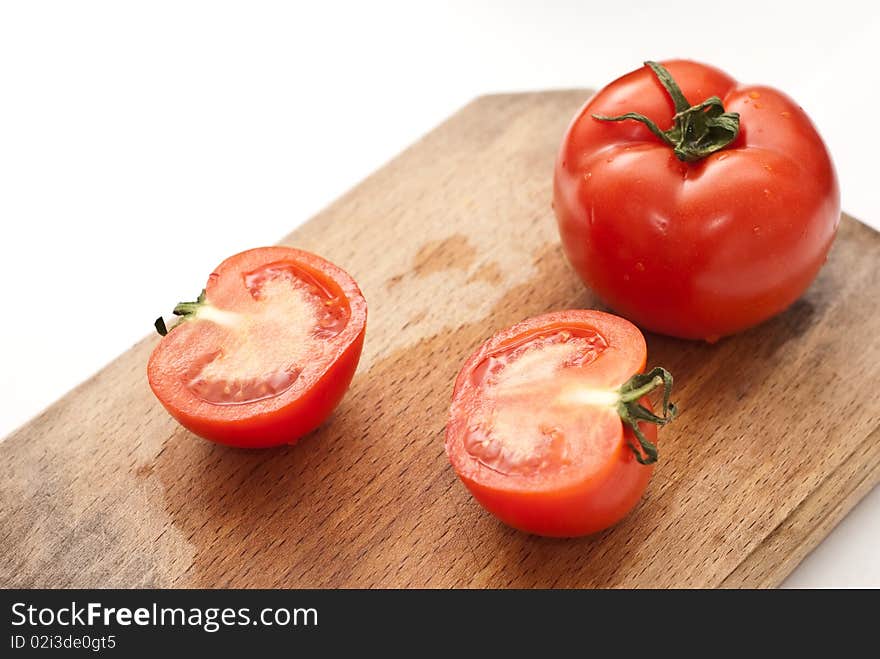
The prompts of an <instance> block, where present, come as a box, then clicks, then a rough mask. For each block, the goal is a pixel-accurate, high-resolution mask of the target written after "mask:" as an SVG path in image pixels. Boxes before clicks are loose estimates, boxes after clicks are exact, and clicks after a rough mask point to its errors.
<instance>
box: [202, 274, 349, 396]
mask: <svg viewBox="0 0 880 659" xmlns="http://www.w3.org/2000/svg"><path fill="white" fill-rule="evenodd" d="M242 277H243V279H244V285H245V287H246V288H247V289H248V291H249V292H250V294H251V295H252V296H253V298H254V301H255V302H256V304H255V305H254V308H253V309H252V310H250V311H249V312H248V313H247V314H242V315H240V316H238V315H236V316H235V317H234V320H232V321H230V325H229V326H227V327H226V329H227V330H228V331H227V332H226V334H225V336H224V339H223V341H222V343H221V346H220V347H218V348H217V349H216V350H213V351H211V352H209V353H207V354H205V355H203V356H202V357H200V358H197V359H195V360H194V361H193V367H192V369H191V370H190V371H189V372H188V373H187V375H186V380H187V383H186V385H187V387H188V388H189V389H190V390H191V391H192V392H193V393H194V394H195V395H196V396H198V397H199V398H201V399H202V400H204V401H206V402H209V403H214V404H216V405H241V404H245V403H252V402H254V401H258V400H262V399H265V398H270V397H272V396H277V395H279V394H281V393H282V392H284V391H286V390H287V389H289V388H290V387H291V386H293V385H294V383H295V382H296V380H297V379H298V378H299V376H300V374H301V373H302V371H303V368H304V365H305V363H306V361H307V360H308V359H311V358H313V357H314V356H315V355H316V354H320V352H321V351H322V349H323V348H322V346H323V343H324V342H325V341H327V340H329V339H332V338H333V337H334V336H336V335H337V334H339V332H341V331H342V329H343V328H344V327H345V323H346V322H347V320H348V317H349V315H350V313H349V310H348V308H347V306H346V305H345V304H343V303H341V301H340V298H339V297H338V296H334V295H333V294H332V293H331V292H330V291H328V290H327V289H326V288H324V287H323V286H321V284H320V283H319V282H317V281H316V280H315V279H314V277H312V276H311V275H309V274H308V273H307V272H306V271H304V270H303V269H302V268H297V267H296V266H295V265H294V264H292V263H270V264H267V265H265V266H263V267H261V268H258V269H256V270H254V271H251V272H247V273H243V274H242ZM193 322H196V323H205V322H213V321H211V320H195V321H193Z"/></svg>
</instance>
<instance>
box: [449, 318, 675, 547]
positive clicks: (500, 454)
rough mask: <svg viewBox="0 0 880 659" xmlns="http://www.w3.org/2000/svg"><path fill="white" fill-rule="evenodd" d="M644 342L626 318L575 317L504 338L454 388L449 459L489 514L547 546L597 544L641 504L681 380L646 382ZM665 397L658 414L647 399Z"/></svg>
mask: <svg viewBox="0 0 880 659" xmlns="http://www.w3.org/2000/svg"><path fill="white" fill-rule="evenodd" d="M646 356H647V348H646V345H645V339H644V337H643V336H642V333H641V332H640V331H639V330H638V328H636V327H635V325H633V324H632V323H630V322H629V321H627V320H624V319H623V318H619V317H617V316H613V315H611V314H607V313H603V312H600V311H590V310H570V311H560V312H555V313H549V314H545V315H543V316H538V317H535V318H531V319H529V320H526V321H523V322H521V323H519V324H517V325H514V326H513V327H510V328H507V329H505V330H502V331H500V332H498V333H497V334H495V335H494V336H493V337H492V338H490V339H489V340H488V341H486V342H485V343H484V344H483V345H482V346H480V347H479V348H478V349H477V350H476V352H474V353H473V354H472V355H471V356H470V358H469V359H468V360H467V361H466V362H465V364H464V366H463V367H462V369H461V371H460V372H459V375H458V378H457V380H456V382H455V391H454V394H453V400H452V405H451V408H450V411H449V420H448V423H447V426H446V453H447V455H448V457H449V460H450V462H451V463H452V466H453V468H454V469H455V471H456V473H457V474H458V476H459V478H461V480H462V481H463V482H464V484H465V485H466V486H467V488H468V489H469V490H470V492H471V493H472V494H473V496H474V497H475V498H476V499H477V501H479V502H480V504H482V506H483V507H484V508H485V509H486V510H488V511H489V512H491V513H492V514H494V515H495V516H497V517H498V518H499V519H501V520H502V521H503V522H505V523H506V524H508V525H510V526H512V527H514V528H517V529H520V530H522V531H525V532H527V533H534V534H537V535H544V536H556V537H573V536H581V535H586V534H589V533H595V532H597V531H601V530H602V529H605V528H608V527H609V526H611V525H613V524H615V523H616V522H618V521H619V520H620V519H621V518H623V517H624V516H625V515H626V514H627V513H628V512H629V511H630V510H632V508H633V507H634V506H635V505H636V503H638V501H639V499H640V498H641V496H642V494H643V492H644V491H645V488H646V487H647V485H648V481H649V479H650V478H651V473H652V471H653V463H654V462H655V461H656V459H657V448H656V443H657V427H658V426H662V425H665V424H666V423H668V422H669V421H671V420H672V418H673V416H674V415H675V406H674V405H673V404H672V403H670V402H669V392H670V389H671V387H672V376H671V375H670V374H669V373H668V372H667V371H665V370H664V369H662V368H655V369H653V370H652V371H650V372H649V373H642V370H643V369H644V367H645V360H646ZM658 387H659V388H661V389H662V390H663V392H664V393H663V399H662V402H661V415H655V414H654V413H653V411H652V406H651V403H650V401H649V399H648V398H647V394H648V393H650V392H651V391H652V390H654V389H655V388H658Z"/></svg>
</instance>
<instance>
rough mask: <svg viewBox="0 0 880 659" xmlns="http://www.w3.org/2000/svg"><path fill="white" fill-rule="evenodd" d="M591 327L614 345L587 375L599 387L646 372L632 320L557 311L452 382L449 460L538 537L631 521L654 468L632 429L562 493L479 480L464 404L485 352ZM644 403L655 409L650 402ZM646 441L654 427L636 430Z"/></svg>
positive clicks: (495, 343) (489, 503)
mask: <svg viewBox="0 0 880 659" xmlns="http://www.w3.org/2000/svg"><path fill="white" fill-rule="evenodd" d="M566 328H593V329H596V330H598V331H599V333H600V334H602V335H603V336H604V337H606V338H607V339H609V344H610V346H609V348H608V351H609V354H610V353H615V356H614V358H613V359H612V360H609V361H608V362H606V363H605V364H604V365H602V364H600V363H598V362H597V363H595V364H594V365H595V367H596V370H595V372H591V373H590V377H591V378H595V380H594V381H595V383H596V384H597V385H600V386H601V385H611V384H612V383H614V384H617V385H619V384H622V383H623V382H624V381H625V380H627V379H628V378H629V377H630V376H632V375H634V374H636V373H639V372H641V371H642V370H644V368H645V360H646V357H647V348H646V345H645V341H644V337H643V336H642V335H641V333H640V332H639V331H638V329H636V328H635V327H634V326H633V325H632V324H631V323H630V322H628V321H626V320H624V319H622V318H618V317H615V316H613V315H611V314H607V313H604V312H601V311H593V310H569V311H557V312H551V313H548V314H543V315H541V316H536V317H534V318H529V319H528V320H525V321H522V322H520V323H517V324H516V325H514V326H512V327H509V328H506V329H504V330H501V331H499V332H497V333H496V334H495V335H493V336H492V337H491V338H490V339H489V340H487V341H486V342H485V343H484V344H483V345H481V346H480V347H479V348H477V349H476V350H475V351H474V352H473V353H472V354H471V356H470V357H469V358H468V359H467V361H465V363H464V365H463V366H462V368H461V370H460V371H459V374H458V377H457V379H456V382H455V388H454V392H453V396H452V399H453V402H452V406H451V409H450V417H449V420H448V422H447V424H446V436H445V446H446V453H447V456H448V457H449V460H450V462H451V464H452V466H453V469H454V470H455V472H456V474H457V475H458V477H459V479H460V480H461V481H462V483H463V484H464V485H465V486H466V487H467V489H468V490H469V491H470V492H471V494H472V495H473V496H474V498H475V499H476V500H477V501H478V502H479V503H480V505H482V506H483V508H484V509H486V510H487V511H488V512H490V513H492V514H493V515H495V516H496V517H497V518H498V519H500V520H501V521H502V522H504V523H505V524H507V525H509V526H511V527H513V528H515V529H518V530H520V531H523V532H525V533H531V534H533V535H540V536H547V537H580V536H584V535H589V534H592V533H597V532H599V531H602V530H604V529H607V528H608V527H610V526H613V525H614V524H616V523H617V522H619V521H620V520H621V519H623V518H624V517H626V516H627V515H628V514H629V513H630V512H631V511H632V509H633V508H634V507H635V506H636V504H638V502H639V501H640V499H641V497H642V495H643V494H644V492H645V489H646V488H647V486H648V482H649V481H650V479H651V475H652V474H653V471H654V468H653V466H646V465H642V464H640V463H639V462H638V461H637V460H636V459H635V455H634V454H633V452H632V450H631V449H630V447H629V445H628V444H627V439H628V438H630V439H632V434H631V431H630V430H624V431H623V432H621V434H620V438H619V441H618V443H617V446H616V448H615V449H614V451H613V454H612V456H611V458H610V459H609V460H608V461H607V462H606V463H605V464H603V465H602V468H601V469H599V470H598V471H597V472H596V473H593V474H591V475H590V476H588V477H586V478H583V479H581V480H579V481H578V482H575V483H572V484H569V485H567V486H564V487H559V486H557V485H556V484H555V483H552V482H551V483H547V484H546V486H543V487H540V488H538V489H535V488H533V487H530V486H525V487H524V486H520V485H518V484H515V483H512V482H506V483H505V482H499V481H498V480H497V479H490V480H494V481H495V482H490V480H487V479H485V478H483V479H482V480H481V479H478V478H477V477H476V475H477V474H478V473H479V471H480V470H479V469H477V470H474V469H473V468H472V463H471V459H470V458H469V457H467V455H466V451H465V450H464V449H463V446H462V442H461V438H462V436H463V434H464V433H465V432H466V428H467V417H466V414H465V412H466V410H468V408H469V405H468V403H467V402H466V401H467V400H468V399H469V398H470V396H471V395H472V394H473V391H474V385H473V384H472V374H473V372H474V370H475V369H476V368H477V366H478V365H479V364H480V362H482V361H483V359H485V357H486V355H487V354H490V353H491V352H492V351H494V350H495V349H497V348H498V347H499V346H503V345H506V344H510V343H515V342H517V340H518V339H519V338H521V337H523V336H526V335H530V334H533V333H535V332H536V331H539V330H559V329H566ZM641 402H642V404H643V405H645V406H646V407H648V408H649V409H652V407H651V402H650V400H649V399H648V398H644V399H642V400H641ZM639 427H640V428H641V430H642V432H644V434H645V436H646V437H647V438H648V439H649V440H650V441H651V442H653V443H654V444H655V445H656V444H657V427H656V426H655V425H652V424H645V423H642V424H639Z"/></svg>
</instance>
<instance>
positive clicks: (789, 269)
mask: <svg viewBox="0 0 880 659" xmlns="http://www.w3.org/2000/svg"><path fill="white" fill-rule="evenodd" d="M553 206H554V209H555V211H556V216H557V220H558V224H559V232H560V236H561V238H562V244H563V247H564V249H565V253H566V255H567V257H568V260H569V261H570V263H571V264H572V266H573V267H574V269H575V270H576V271H577V273H578V274H579V275H580V277H581V279H582V280H583V281H584V283H585V284H586V285H587V286H588V287H590V288H591V289H592V290H593V291H594V292H595V293H596V294H597V295H598V296H599V297H600V298H602V300H603V301H605V303H607V304H608V305H609V306H610V307H611V308H612V309H614V311H615V313H619V314H620V315H622V316H625V317H626V318H628V319H630V320H632V321H633V322H635V323H636V324H637V325H639V327H642V328H645V329H649V330H651V331H654V332H659V333H662V334H669V335H672V336H677V337H681V338H686V339H706V340H708V341H714V340H717V339H718V338H720V337H722V336H725V335H729V334H733V333H736V332H739V331H741V330H744V329H746V328H748V327H751V326H753V325H756V324H758V323H760V322H762V321H764V320H766V319H768V318H770V317H771V316H773V315H774V314H777V313H779V312H781V311H783V310H784V309H785V308H786V307H788V306H789V305H791V304H792V303H793V302H794V301H795V300H796V299H797V298H798V297H799V296H800V295H801V294H802V293H803V292H804V291H805V290H806V289H807V287H808V286H809V285H810V283H811V282H812V281H813V279H814V278H815V277H816V274H817V273H818V272H819V269H820V268H821V267H822V264H823V263H824V262H825V257H826V255H827V254H828V250H829V249H830V247H831V243H832V241H833V239H834V236H835V232H836V230H837V227H838V224H839V222H840V193H839V189H838V183H837V177H836V174H835V171H834V166H833V164H832V162H831V157H830V155H829V153H828V150H827V148H826V147H825V144H824V143H823V141H822V138H821V137H820V136H819V134H818V132H817V131H816V129H815V127H814V126H813V124H812V122H811V121H810V118H809V117H808V116H807V114H806V113H805V112H804V110H803V109H802V108H801V107H800V106H799V105H798V104H797V103H795V102H794V101H793V100H792V99H791V98H789V97H788V96H786V95H785V94H784V93H782V92H781V91H779V90H776V89H773V88H771V87H766V86H759V85H744V84H740V83H738V82H737V81H736V80H734V79H733V78H731V77H730V76H729V75H727V74H726V73H724V72H723V71H720V70H718V69H716V68H714V67H711V66H708V65H705V64H701V63H698V62H691V61H684V60H676V61H671V62H664V63H663V64H658V63H656V62H646V65H645V66H644V67H643V68H640V69H637V70H635V71H633V72H631V73H628V74H626V75H624V76H622V77H621V78H619V79H618V80H615V81H614V82H612V83H610V84H609V85H607V86H606V87H605V88H604V89H602V90H601V91H599V92H598V93H597V94H595V95H594V96H593V97H592V98H591V99H590V100H589V101H588V102H587V103H586V105H585V106H584V107H583V108H582V109H581V110H580V111H579V112H578V113H577V115H576V116H575V118H574V120H573V121H572V123H571V125H570V127H569V128H568V131H567V133H566V135H565V137H564V138H563V141H562V145H561V147H560V150H559V156H558V159H557V162H556V169H555V177H554V198H553Z"/></svg>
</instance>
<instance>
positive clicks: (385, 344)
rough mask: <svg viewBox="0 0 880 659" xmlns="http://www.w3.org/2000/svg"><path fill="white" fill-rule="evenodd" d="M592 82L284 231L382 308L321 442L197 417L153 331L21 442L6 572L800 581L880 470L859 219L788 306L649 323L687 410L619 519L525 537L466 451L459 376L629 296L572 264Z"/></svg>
mask: <svg viewBox="0 0 880 659" xmlns="http://www.w3.org/2000/svg"><path fill="white" fill-rule="evenodd" d="M586 97H587V92H584V91H565V92H551V93H537V94H516V95H500V96H489V97H483V98H480V99H477V100H476V101H474V102H473V103H472V104H470V105H469V106H467V107H466V108H464V109H463V110H462V111H460V112H459V113H458V114H456V115H455V116H453V117H452V118H451V119H450V120H449V121H447V122H446V123H444V124H443V125H441V126H440V127H438V128H437V129H436V130H434V131H433V132H432V133H430V134H428V135H427V136H425V137H424V138H423V139H422V140H421V141H420V142H418V143H417V144H415V145H414V146H412V147H411V148H410V149H408V150H407V151H405V152H404V153H403V154H401V155H400V156H399V157H398V158H396V159H395V160H393V161H392V162H391V163H389V164H388V165H387V166H385V167H384V168H383V169H381V170H380V171H378V172H376V173H375V174H373V175H372V176H370V177H369V178H368V179H366V180H365V181H364V182H363V183H361V184H360V185H359V186H358V187H356V188H355V189H353V190H352V191H350V192H349V193H348V194H346V195H345V196H343V197H342V198H341V199H339V200H338V201H337V202H335V203H334V204H333V205H331V206H330V207H329V208H327V209H326V210H325V211H323V212H322V213H320V214H319V215H318V216H316V217H315V218H313V219H312V220H311V221H309V222H308V223H306V224H305V225H303V226H302V227H300V228H299V229H297V230H296V231H294V232H293V233H292V234H291V235H290V236H288V237H287V238H286V239H285V240H284V241H283V242H284V244H289V245H295V246H297V247H300V248H303V249H307V250H311V251H314V252H317V253H319V254H321V255H323V256H325V257H326V258H329V259H330V260H332V261H334V262H336V263H338V264H339V265H341V266H342V267H344V268H345V269H346V270H348V271H349V272H350V273H351V274H352V275H353V276H354V277H355V278H356V279H357V281H358V282H359V283H360V285H361V287H362V289H363V291H364V294H365V296H366V298H367V301H368V304H369V307H370V319H369V323H368V328H367V342H366V346H365V349H364V354H363V357H362V361H361V364H360V368H359V371H358V375H357V376H356V377H355V380H354V382H353V384H352V388H351V390H350V392H349V393H348V395H347V396H346V398H345V399H344V400H343V402H342V404H341V405H340V406H339V408H338V409H337V410H336V412H335V413H334V414H333V416H332V417H331V418H330V420H329V421H328V422H327V423H326V424H325V425H324V426H323V427H322V428H321V429H319V430H318V431H316V432H315V433H313V434H312V435H310V436H309V437H307V438H305V439H304V440H302V441H301V442H300V443H299V444H298V445H297V446H295V447H282V448H278V449H272V450H267V451H259V452H255V451H244V450H237V449H231V448H225V447H222V446H217V445H214V444H211V443H208V442H205V441H202V440H199V439H197V438H195V437H193V436H192V435H191V434H190V433H188V432H187V431H186V430H184V429H182V428H181V427H179V426H178V425H177V424H176V423H175V422H174V421H173V420H172V419H170V418H169V417H168V416H167V414H166V413H165V412H164V410H163V409H162V408H161V406H160V405H159V404H158V403H157V402H156V401H155V399H154V398H153V396H152V394H151V393H150V390H149V388H148V386H147V383H146V375H145V370H146V361H147V356H148V355H149V353H150V351H151V350H152V348H153V346H154V345H155V344H156V341H157V340H158V337H153V336H151V337H148V338H146V339H144V340H142V341H140V342H139V343H138V344H137V345H135V346H134V347H133V348H132V349H131V350H130V351H129V352H127V353H125V354H124V355H122V356H121V357H119V358H118V359H117V360H116V361H114V362H113V363H111V364H110V365H109V366H107V367H106V368H105V369H103V370H102V371H101V372H99V373H97V374H96V375H95V376H93V377H92V378H90V379H89V380H88V381H87V382H84V383H83V384H82V385H80V386H79V387H77V388H76V389H74V390H73V391H72V392H70V393H69V394H68V395H67V396H65V397H64V398H62V399H61V400H60V401H58V402H57V403H56V404H55V405H53V406H52V407H50V408H49V409H48V410H46V411H45V412H44V413H43V414H41V415H40V416H39V417H37V418H36V419H34V420H33V421H31V422H30V423H29V424H27V425H26V426H24V427H23V428H21V429H19V430H18V431H16V432H14V433H13V434H12V435H11V436H9V437H8V438H7V439H6V440H5V441H4V442H2V443H0V469H2V472H0V525H2V526H0V528H2V531H0V538H2V540H0V583H2V584H3V585H4V586H26V587H33V586H54V587H75V586H76V587H98V586H102V587H112V586H129V587H132V586H150V587H163V586H186V587H195V586H209V587H210V586H239V587H273V586H276V587H297V586H299V587H350V586H397V587H410V586H427V587H463V586H472V587H508V586H518V587H533V586H541V587H591V586H600V587H621V586H641V587H682V586H699V587H713V586H727V587H733V586H772V585H775V584H777V583H779V582H780V581H781V580H782V579H783V578H784V577H785V576H786V575H787V574H788V573H789V572H790V571H791V570H792V569H793V568H794V566H795V565H796V564H797V563H798V562H799V561H800V560H801V559H802V558H803V557H804V556H805V555H806V553H807V552H808V551H809V550H810V549H811V548H812V547H813V546H814V545H815V544H816V543H817V542H819V540H821V538H822V537H824V535H825V534H827V533H828V531H829V530H830V529H831V528H832V527H833V526H834V524H835V523H836V522H837V521H838V520H839V519H840V518H841V517H842V516H843V515H844V514H845V513H846V512H847V511H848V510H849V508H850V507H851V506H852V505H854V504H855V502H856V501H858V499H859V498H861V496H863V495H864V494H865V493H867V492H868V491H869V490H870V488H871V487H873V485H874V484H876V483H877V481H878V478H880V448H878V446H880V442H878V441H877V440H878V433H880V430H878V428H880V400H878V399H877V397H876V396H875V395H874V393H873V392H874V391H876V390H877V389H878V386H880V370H878V369H877V367H876V364H877V363H878V360H880V344H878V342H877V340H876V337H877V336H878V335H880V315H878V314H877V313H876V312H875V309H874V308H873V306H872V305H868V304H865V300H866V299H868V298H871V297H873V298H876V297H877V296H878V294H880V265H878V264H880V258H878V257H880V235H878V234H877V233H875V232H874V231H872V230H871V229H869V228H867V227H865V226H864V225H861V224H859V223H858V222H855V221H854V220H852V219H850V218H847V217H844V218H843V222H842V224H841V228H840V234H839V236H838V239H837V242H836V244H835V246H834V248H833V250H832V252H831V255H830V258H829V261H828V263H827V265H826V267H825V268H824V269H823V270H822V272H821V274H820V276H819V278H818V280H817V281H816V282H815V284H814V285H813V286H812V288H811V289H810V290H809V291H808V292H807V293H806V294H805V296H804V297H803V298H802V299H801V300H799V301H798V302H797V303H796V304H795V305H793V306H792V307H791V309H789V310H788V311H787V312H786V313H784V314H782V315H780V316H778V317H776V318H774V319H772V320H770V321H769V322H767V323H765V324H763V325H761V326H760V327H757V328H755V329H753V330H751V331H749V332H746V333H744V334H741V335H739V336H736V337H733V338H729V339H725V340H722V341H721V342H719V343H718V344H716V345H708V344H704V343H694V342H685V341H680V340H676V339H670V338H666V337H660V336H653V335H649V336H648V347H649V366H651V365H655V364H663V365H664V366H666V367H667V368H669V369H670V370H671V371H672V372H673V373H675V374H676V385H677V392H676V399H677V402H678V403H679V404H680V406H681V409H682V414H681V416H680V418H679V419H678V420H677V421H676V422H675V423H674V424H673V425H671V426H669V427H667V428H666V429H664V430H663V431H662V432H661V441H660V449H661V461H660V463H659V465H658V468H657V470H656V472H655V476H654V479H653V481H652V483H651V485H650V487H649V489H648V492H647V493H646V495H645V497H644V499H643V501H642V503H641V504H640V505H639V506H638V507H637V509H636V510H635V511H634V512H633V514H632V515H630V516H629V517H627V518H626V519H625V520H624V521H623V522H621V523H620V524H619V525H618V526H616V527H614V528H612V529H610V530H608V531H605V532H603V533H601V534H599V535H596V536H594V537H590V538H583V539H578V540H551V539H542V538H536V537H531V536H527V535H524V534H521V533H519V532H516V531H513V530H511V529H509V528H507V527H505V526H503V525H502V524H500V523H499V522H497V521H496V520H495V519H494V518H492V517H491V516H489V515H488V514H486V513H484V512H483V511H482V509H481V508H480V507H479V506H478V505H477V504H476V503H475V502H474V501H473V500H472V499H471V498H470V496H469V495H468V494H467V492H466V490H465V489H464V487H462V486H461V485H460V484H459V483H458V481H457V479H456V477H455V475H454V473H453V472H452V469H451V468H450V466H449V465H448V463H447V460H446V457H445V455H444V452H443V430H444V424H445V420H446V411H447V406H448V404H449V400H450V396H451V393H452V391H451V388H452V382H453V378H454V376H455V374H456V372H457V370H458V368H459V366H460V364H461V363H462V361H463V360H464V359H465V358H466V357H467V355H468V354H469V353H470V352H471V351H472V350H473V349H474V347H475V346H477V345H478V344H479V343H480V342H481V341H483V340H484V339H486V338H487V337H488V336H489V335H491V334H492V333H493V332H494V331H495V330H496V329H498V328H500V327H503V326H505V325H509V324H512V323H514V322H516V321H519V320H521V319H523V318H525V317H528V316H531V315H535V314H538V313H542V312H545V311H550V310H554V309H563V308H570V307H594V308H604V307H602V305H600V304H599V303H598V302H597V301H596V300H595V299H594V298H593V296H592V295H591V294H590V292H589V291H587V290H585V289H584V288H583V287H582V286H581V285H580V283H579V281H578V280H577V278H576V277H575V276H574V275H573V273H572V272H571V270H570V269H569V267H568V266H567V264H566V263H565V260H564V258H563V257H562V254H561V251H560V248H559V245H558V238H557V235H556V228H555V222H554V219H553V213H552V210H551V208H550V197H551V194H550V184H551V175H552V167H553V160H554V156H555V152H556V148H557V146H558V143H559V140H560V139H561V136H562V133H563V131H564V129H565V127H566V125H567V123H568V121H569V120H570V118H571V116H572V115H573V113H574V112H575V111H576V109H577V108H578V107H579V105H580V104H581V103H582V102H583V101H584V100H585V99H586ZM223 256H224V255H222V254H221V255H218V260H219V259H220V258H222V257H223ZM145 323H146V324H149V318H147V319H145Z"/></svg>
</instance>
